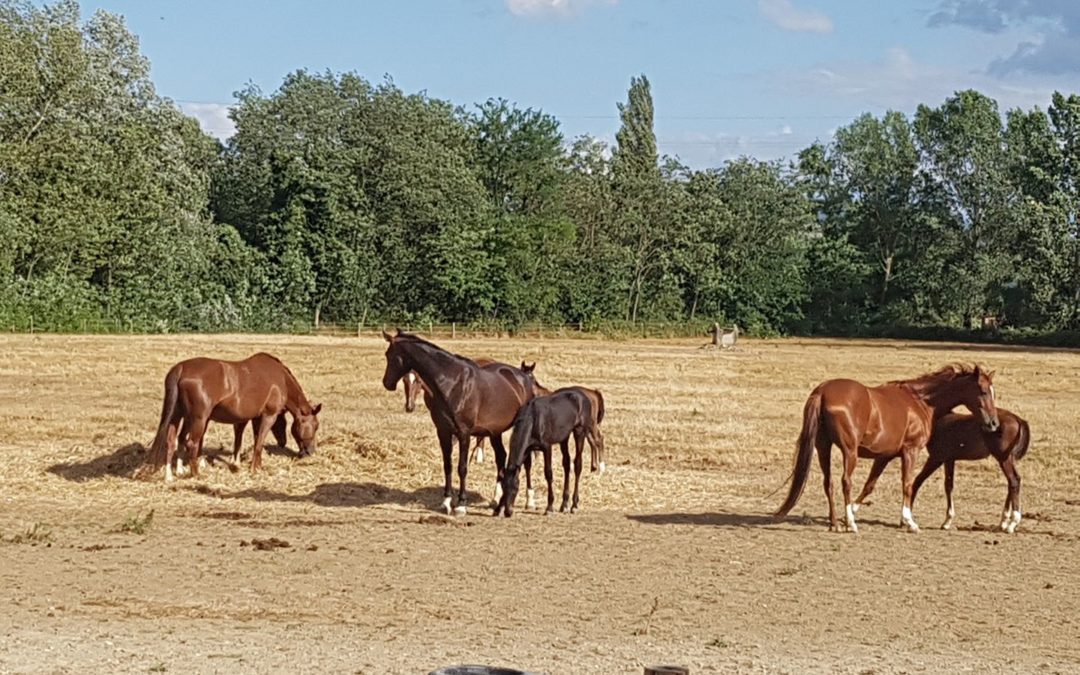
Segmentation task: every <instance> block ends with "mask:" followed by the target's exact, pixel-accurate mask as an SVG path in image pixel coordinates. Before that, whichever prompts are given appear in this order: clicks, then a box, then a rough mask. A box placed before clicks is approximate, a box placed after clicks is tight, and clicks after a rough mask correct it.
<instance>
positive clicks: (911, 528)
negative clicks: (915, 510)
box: [905, 523, 919, 532]
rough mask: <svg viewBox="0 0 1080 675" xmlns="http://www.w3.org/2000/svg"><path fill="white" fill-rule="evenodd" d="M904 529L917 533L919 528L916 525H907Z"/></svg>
mask: <svg viewBox="0 0 1080 675" xmlns="http://www.w3.org/2000/svg"><path fill="white" fill-rule="evenodd" d="M905 528H906V529H907V531H908V532H918V531H919V526H918V525H916V524H915V523H907V524H906V525H905Z"/></svg>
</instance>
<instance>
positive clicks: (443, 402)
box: [382, 330, 535, 514]
mask: <svg viewBox="0 0 1080 675" xmlns="http://www.w3.org/2000/svg"><path fill="white" fill-rule="evenodd" d="M383 338H384V339H385V340H386V342H387V343H388V346H387V349H386V370H385V371H384V373H383V379H382V383H383V386H384V387H385V388H386V389H387V390H388V391H393V390H394V389H395V388H396V387H397V383H398V382H399V381H400V380H401V378H403V377H405V376H406V375H407V374H408V373H409V372H410V371H415V372H416V373H417V374H418V375H419V376H420V379H421V380H422V381H423V383H424V386H425V396H424V403H425V404H426V405H427V406H428V412H429V413H430V414H431V421H432V422H433V423H434V424H435V431H436V434H437V435H438V437H439V445H440V447H441V448H442V455H443V473H444V477H445V484H444V490H443V504H442V507H443V509H444V510H445V511H446V512H447V513H451V512H453V513H458V514H465V513H467V511H468V508H467V503H466V502H467V496H466V495H467V493H466V477H467V475H468V471H469V454H468V451H469V443H470V439H471V438H472V437H488V438H490V439H491V445H492V447H493V448H494V449H495V476H496V499H498V498H499V496H500V495H499V491H500V490H501V489H502V475H503V470H504V469H505V465H506V448H505V446H504V445H503V442H502V433H503V432H504V431H506V430H507V429H509V428H510V426H511V424H513V422H514V418H515V417H516V416H517V412H518V410H519V409H520V407H521V405H522V404H523V403H525V402H526V401H528V400H529V399H531V398H532V397H533V396H534V395H535V390H534V386H535V381H534V380H533V378H532V372H531V369H529V371H528V372H526V371H524V370H522V369H519V368H514V367H512V366H507V365H504V364H491V365H489V366H487V367H481V366H479V365H477V363H476V362H475V361H473V360H472V359H468V358H466V357H464V356H459V355H457V354H452V353H450V352H448V351H446V350H445V349H443V348H441V347H439V346H438V345H436V344H434V343H432V342H428V341H427V340H425V339H423V338H421V337H420V336H418V335H413V334H410V333H403V332H401V331H400V330H399V331H397V334H396V335H390V334H389V333H386V332H385V331H384V332H383ZM455 439H457V441H458V449H459V457H458V481H459V491H458V501H457V506H456V508H454V509H452V510H451V502H452V491H451V471H452V452H453V443H454V440H455Z"/></svg>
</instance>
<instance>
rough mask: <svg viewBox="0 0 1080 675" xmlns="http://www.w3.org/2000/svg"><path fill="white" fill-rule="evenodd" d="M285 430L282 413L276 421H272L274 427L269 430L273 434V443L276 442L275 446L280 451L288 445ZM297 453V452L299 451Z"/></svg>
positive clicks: (283, 414)
mask: <svg viewBox="0 0 1080 675" xmlns="http://www.w3.org/2000/svg"><path fill="white" fill-rule="evenodd" d="M286 428H287V427H286V422H285V413H284V411H282V413H281V414H280V415H278V416H277V419H276V420H274V427H273V429H271V431H272V432H273V434H274V442H276V443H277V446H278V447H279V448H281V449H282V450H284V449H285V446H286V445H288V444H289V437H288V435H287V434H286V433H285V431H286ZM297 452H299V450H298V451H297Z"/></svg>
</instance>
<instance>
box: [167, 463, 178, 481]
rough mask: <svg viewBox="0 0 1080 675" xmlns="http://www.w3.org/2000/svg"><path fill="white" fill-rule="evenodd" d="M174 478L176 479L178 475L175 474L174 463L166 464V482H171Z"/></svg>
mask: <svg viewBox="0 0 1080 675" xmlns="http://www.w3.org/2000/svg"><path fill="white" fill-rule="evenodd" d="M174 480H176V476H174V475H173V472H172V464H166V465H165V482H166V483H171V482H173V481H174Z"/></svg>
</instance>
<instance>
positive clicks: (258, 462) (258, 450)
mask: <svg viewBox="0 0 1080 675" xmlns="http://www.w3.org/2000/svg"><path fill="white" fill-rule="evenodd" d="M275 417H276V416H273V415H263V416H262V417H261V418H259V417H257V418H255V419H256V420H257V422H256V423H255V425H254V430H255V447H254V448H252V450H251V470H252V471H258V470H259V469H260V468H262V450H263V445H264V444H265V443H266V434H267V433H269V432H270V427H272V426H274V418H275Z"/></svg>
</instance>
